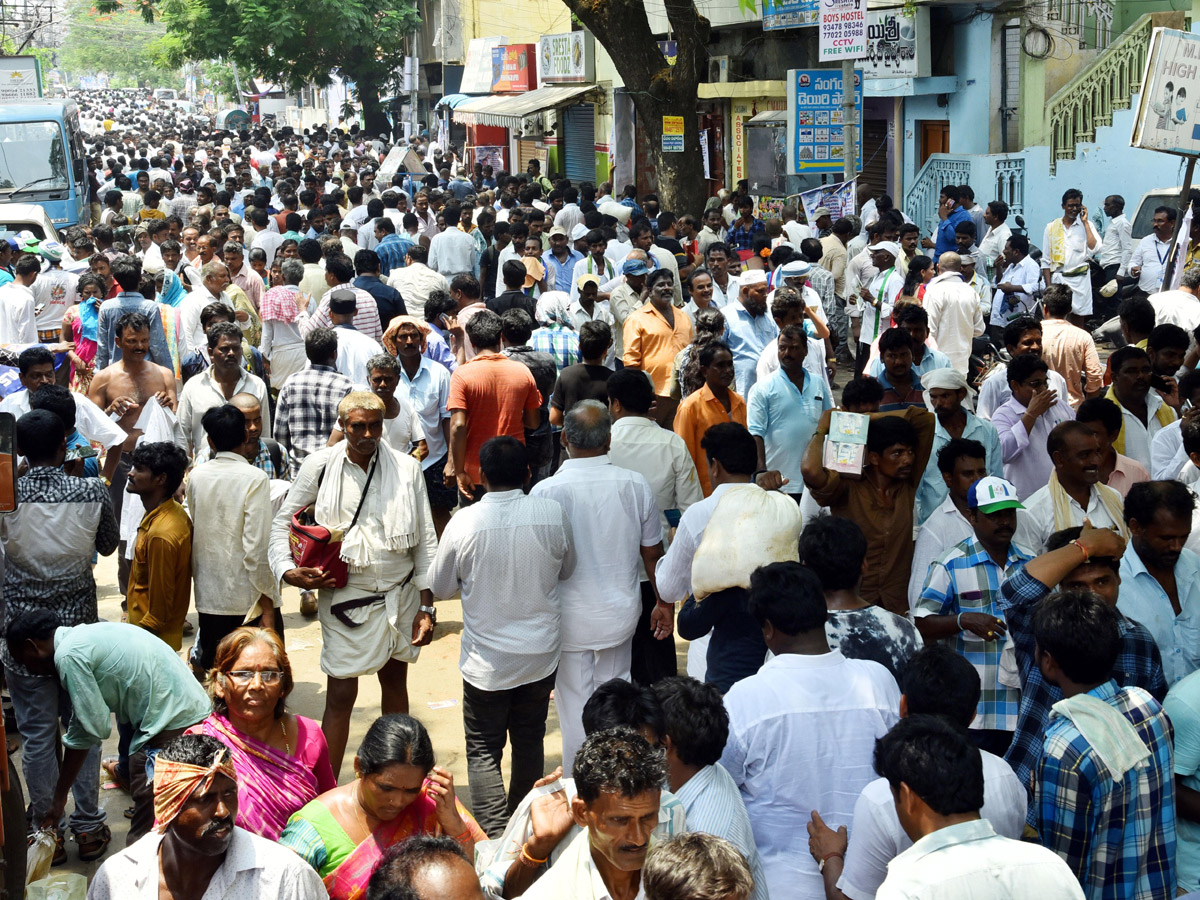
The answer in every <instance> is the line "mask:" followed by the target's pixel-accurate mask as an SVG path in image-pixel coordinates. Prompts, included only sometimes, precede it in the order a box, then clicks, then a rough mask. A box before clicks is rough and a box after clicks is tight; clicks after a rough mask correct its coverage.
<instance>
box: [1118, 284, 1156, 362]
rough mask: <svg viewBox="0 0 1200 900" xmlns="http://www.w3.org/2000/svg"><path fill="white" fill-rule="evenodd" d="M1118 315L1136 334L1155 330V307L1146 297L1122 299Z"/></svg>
mask: <svg viewBox="0 0 1200 900" xmlns="http://www.w3.org/2000/svg"><path fill="white" fill-rule="evenodd" d="M1117 316H1118V317H1119V318H1120V319H1121V321H1122V322H1124V323H1125V324H1126V325H1127V326H1128V327H1129V330H1130V331H1132V332H1134V333H1135V334H1147V335H1148V334H1149V333H1150V332H1151V331H1153V330H1154V307H1153V306H1152V305H1151V304H1150V301H1149V300H1147V299H1146V298H1145V297H1128V298H1126V299H1125V300H1122V301H1121V305H1120V306H1118V307H1117ZM1122 349H1124V348H1122ZM1114 371H1115V369H1114Z"/></svg>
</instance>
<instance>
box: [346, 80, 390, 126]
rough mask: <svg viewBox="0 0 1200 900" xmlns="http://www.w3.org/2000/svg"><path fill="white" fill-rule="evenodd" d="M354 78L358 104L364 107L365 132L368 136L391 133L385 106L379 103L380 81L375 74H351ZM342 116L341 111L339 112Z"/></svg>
mask: <svg viewBox="0 0 1200 900" xmlns="http://www.w3.org/2000/svg"><path fill="white" fill-rule="evenodd" d="M347 74H351V75H352V77H354V84H355V87H356V89H357V91H358V103H359V105H360V106H361V107H362V116H363V131H365V132H366V133H367V134H374V135H383V134H387V133H388V132H390V131H391V127H392V126H391V123H390V122H389V121H388V117H387V114H386V112H385V110H384V108H383V104H382V103H381V102H380V101H379V86H380V83H379V81H378V80H377V79H376V78H375V75H374V73H369V74H363V73H357V72H349V71H348V73H347ZM338 112H339V114H340V110H339V111H338Z"/></svg>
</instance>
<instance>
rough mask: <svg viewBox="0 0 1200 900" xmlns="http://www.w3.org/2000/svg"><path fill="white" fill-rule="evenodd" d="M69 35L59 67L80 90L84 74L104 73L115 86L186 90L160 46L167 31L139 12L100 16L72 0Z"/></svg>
mask: <svg viewBox="0 0 1200 900" xmlns="http://www.w3.org/2000/svg"><path fill="white" fill-rule="evenodd" d="M66 12H67V20H68V21H69V22H70V29H71V30H70V34H69V36H68V37H67V39H66V40H65V41H64V42H63V45H62V47H60V48H59V49H58V50H57V56H58V68H59V70H60V71H62V72H63V75H64V77H66V78H67V79H68V82H74V84H75V85H76V86H78V84H79V82H78V78H79V76H81V75H95V74H97V73H100V72H105V73H107V74H108V75H109V76H110V79H111V81H110V83H111V84H112V86H113V87H173V88H180V87H182V86H183V85H182V82H181V80H180V78H179V72H178V71H177V67H175V66H171V65H168V64H166V63H165V62H164V61H163V60H162V59H161V58H160V53H159V50H158V47H157V44H158V43H159V42H160V41H161V40H162V39H163V37H164V36H165V35H166V33H167V30H166V28H165V27H163V25H162V24H161V23H147V22H146V21H144V20H143V18H142V16H141V15H140V14H139V13H138V12H137V10H135V9H132V8H130V9H113V10H111V11H109V12H106V13H100V12H98V11H97V10H96V8H95V7H94V6H93V5H92V3H91V2H89V0H68V2H67V7H66Z"/></svg>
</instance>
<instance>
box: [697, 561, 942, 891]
mask: <svg viewBox="0 0 1200 900" xmlns="http://www.w3.org/2000/svg"><path fill="white" fill-rule="evenodd" d="M748 606H749V612H750V615H751V616H752V617H753V618H754V620H755V621H756V622H757V623H758V624H759V625H760V626H761V627H762V632H763V637H764V639H765V640H766V644H767V648H768V649H769V650H770V651H771V653H772V654H773V656H772V658H771V659H770V660H768V661H767V662H766V663H765V664H764V665H763V666H762V668H761V669H759V671H758V672H757V673H756V674H754V675H751V676H750V677H748V678H745V679H743V680H741V681H739V682H737V683H736V684H734V685H733V687H731V688H730V689H729V692H728V693H727V694H726V695H725V708H726V709H727V710H728V711H729V740H728V741H727V742H726V744H725V751H724V753H723V754H722V756H721V765H722V766H723V767H724V768H725V769H726V771H728V772H729V774H730V775H731V776H733V780H734V781H735V782H736V783H737V785H738V787H739V788H740V789H741V793H742V799H743V800H744V801H745V803H746V812H747V813H748V814H749V816H750V825H751V826H752V828H753V829H754V839H755V844H756V845H757V847H758V852H759V855H760V857H761V859H762V865H763V871H764V872H765V874H766V882H767V889H768V892H769V893H770V894H771V895H772V896H774V897H787V898H794V900H825V888H824V884H823V882H822V878H821V874H820V872H819V870H818V867H817V863H816V861H814V860H813V858H812V857H811V856H810V855H809V853H808V835H807V834H805V832H804V831H803V830H801V829H800V828H799V827H797V826H798V824H799V823H800V822H803V821H805V820H806V819H807V818H808V817H809V816H811V814H812V811H813V810H814V809H815V810H820V811H821V815H822V817H823V818H824V820H825V821H826V822H827V823H828V824H829V826H830V827H831V828H833V829H835V830H836V829H838V828H839V827H843V826H844V827H847V828H848V827H849V826H850V824H851V815H852V812H853V800H854V798H856V797H857V796H858V794H859V793H860V792H861V791H862V789H863V788H865V787H866V786H867V784H869V783H870V782H871V781H872V780H873V778H874V773H873V771H872V769H871V757H872V754H873V752H874V749H875V742H876V740H877V739H878V738H881V737H883V736H884V735H885V734H886V733H887V732H888V731H889V730H890V729H891V728H892V726H893V725H895V723H896V722H897V720H898V718H899V717H898V716H897V710H898V709H899V707H900V691H899V689H898V688H897V686H896V680H895V679H894V678H893V677H892V675H891V673H890V672H888V670H887V669H885V668H884V667H883V666H881V665H880V664H879V663H877V662H872V661H869V660H862V659H847V658H846V657H845V656H843V655H842V654H841V653H840V652H839V651H836V650H833V651H831V650H830V649H829V642H828V639H827V637H826V634H825V619H826V617H827V612H826V608H825V594H824V591H823V590H822V587H821V582H820V580H819V579H818V578H817V576H816V575H815V574H813V572H812V571H811V570H809V569H807V568H805V567H804V566H802V565H800V564H799V563H796V562H779V563H771V564H770V565H767V566H763V567H762V568H760V569H758V570H757V571H756V572H755V573H754V575H753V576H752V577H751V580H750V595H749V603H748ZM964 740H965V738H964ZM831 750H833V751H834V752H830V751H831ZM781 760H787V765H781V764H780V761H781ZM782 823H791V825H790V826H788V825H784V824H782Z"/></svg>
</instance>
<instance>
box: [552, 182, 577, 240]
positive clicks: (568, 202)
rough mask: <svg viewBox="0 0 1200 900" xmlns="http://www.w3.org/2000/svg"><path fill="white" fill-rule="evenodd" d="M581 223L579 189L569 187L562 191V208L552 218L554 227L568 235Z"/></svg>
mask: <svg viewBox="0 0 1200 900" xmlns="http://www.w3.org/2000/svg"><path fill="white" fill-rule="evenodd" d="M582 222H583V211H582V210H580V208H579V189H578V188H575V187H569V188H567V189H566V190H565V191H563V208H562V209H560V210H559V211H558V212H557V213H556V214H555V216H554V227H555V228H561V229H563V230H564V231H566V232H567V233H568V234H570V233H571V229H572V228H574V227H575V226H576V225H579V224H580V223H582Z"/></svg>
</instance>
